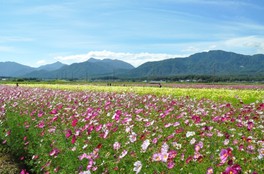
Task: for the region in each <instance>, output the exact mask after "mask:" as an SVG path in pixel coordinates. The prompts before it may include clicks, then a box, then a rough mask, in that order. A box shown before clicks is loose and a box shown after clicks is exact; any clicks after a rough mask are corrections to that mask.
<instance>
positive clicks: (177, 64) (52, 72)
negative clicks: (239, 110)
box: [0, 50, 264, 79]
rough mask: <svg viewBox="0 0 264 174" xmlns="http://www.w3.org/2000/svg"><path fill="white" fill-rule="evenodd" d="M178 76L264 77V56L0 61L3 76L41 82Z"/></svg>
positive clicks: (206, 54) (218, 54)
mask: <svg viewBox="0 0 264 174" xmlns="http://www.w3.org/2000/svg"><path fill="white" fill-rule="evenodd" d="M177 75H210V76H222V75H225V76H229V75H232V76H239V75H247V76H254V75H258V76H264V55H263V54H256V55H253V56H249V55H242V54H237V53H233V52H226V51H221V50H213V51H208V52H201V53H196V54H193V55H191V56H189V57H182V58H171V59H166V60H162V61H155V62H146V63H144V64H142V65H140V66H139V67H137V68H135V67H133V66H132V65H131V64H129V63H126V62H124V61H121V60H116V59H115V60H112V59H104V60H98V59H94V58H90V59H89V60H87V61H85V62H81V63H73V64H71V65H65V64H62V63H61V62H56V63H53V64H49V65H44V66H40V67H38V68H32V67H29V66H25V65H21V64H18V63H15V62H0V76H2V77H24V78H25V77H26V78H40V79H87V78H102V77H120V78H126V79H131V78H146V77H169V76H177Z"/></svg>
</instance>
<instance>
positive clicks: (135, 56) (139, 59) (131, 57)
mask: <svg viewBox="0 0 264 174" xmlns="http://www.w3.org/2000/svg"><path fill="white" fill-rule="evenodd" d="M185 56H186V55H177V54H163V53H148V52H143V53H128V52H127V53H124V52H112V51H106V50H104V51H90V52H88V53H87V54H78V55H70V56H57V57H55V59H56V60H59V61H62V62H64V63H72V62H83V61H86V60H88V59H89V58H96V59H106V58H109V59H118V60H123V61H125V62H128V63H130V64H132V65H134V66H136V67H137V66H139V65H141V64H142V63H145V62H148V61H158V60H164V59H168V58H175V57H185Z"/></svg>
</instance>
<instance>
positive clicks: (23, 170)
mask: <svg viewBox="0 0 264 174" xmlns="http://www.w3.org/2000/svg"><path fill="white" fill-rule="evenodd" d="M20 174H29V173H28V172H27V170H26V169H22V170H21V172H20Z"/></svg>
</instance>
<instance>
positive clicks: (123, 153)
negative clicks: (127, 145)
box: [119, 150, 127, 159]
mask: <svg viewBox="0 0 264 174" xmlns="http://www.w3.org/2000/svg"><path fill="white" fill-rule="evenodd" d="M126 154H127V150H123V152H122V153H121V155H120V156H119V159H121V158H124V156H126Z"/></svg>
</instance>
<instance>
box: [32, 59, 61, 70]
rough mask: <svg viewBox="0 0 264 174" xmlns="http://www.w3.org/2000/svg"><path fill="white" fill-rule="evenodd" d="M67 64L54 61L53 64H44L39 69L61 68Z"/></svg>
mask: <svg viewBox="0 0 264 174" xmlns="http://www.w3.org/2000/svg"><path fill="white" fill-rule="evenodd" d="M65 65H66V64H63V63H61V62H59V61H57V62H55V63H52V64H47V65H43V66H40V67H38V68H37V70H46V71H54V70H57V69H60V68H61V67H63V66H65Z"/></svg>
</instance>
